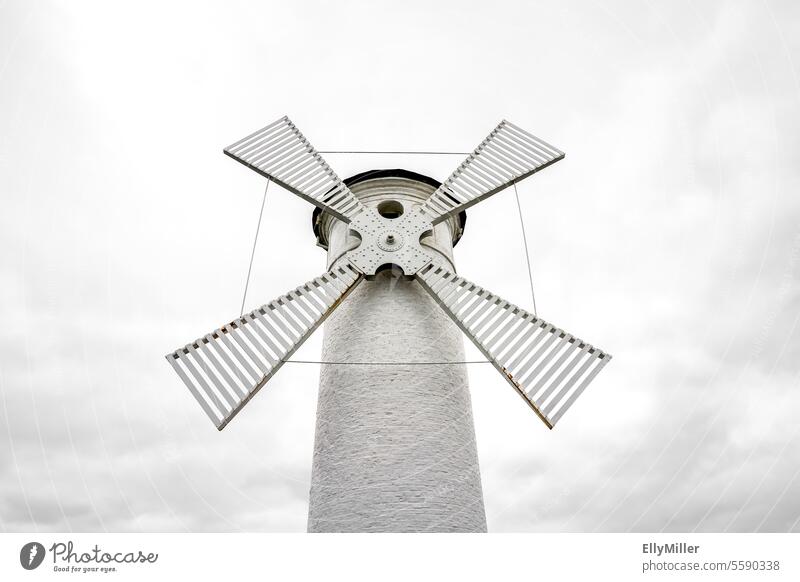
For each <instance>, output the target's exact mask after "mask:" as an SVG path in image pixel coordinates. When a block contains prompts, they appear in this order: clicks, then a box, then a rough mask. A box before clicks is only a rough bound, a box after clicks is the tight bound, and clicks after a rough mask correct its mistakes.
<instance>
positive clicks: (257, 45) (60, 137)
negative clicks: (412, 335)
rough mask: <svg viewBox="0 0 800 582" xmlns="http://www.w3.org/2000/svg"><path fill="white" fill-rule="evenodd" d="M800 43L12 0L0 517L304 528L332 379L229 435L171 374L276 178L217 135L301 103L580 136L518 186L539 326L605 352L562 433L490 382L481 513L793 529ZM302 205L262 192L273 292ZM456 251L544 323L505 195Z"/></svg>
mask: <svg viewBox="0 0 800 582" xmlns="http://www.w3.org/2000/svg"><path fill="white" fill-rule="evenodd" d="M799 48H800V7H799V6H798V4H797V2H792V1H791V0H787V1H785V2H775V1H772V0H769V1H758V2H717V3H712V2H700V1H696V2H682V1H677V2H673V1H670V2H659V3H654V2H639V1H629V2H617V1H608V0H598V1H595V2H592V1H588V2H583V3H564V2H556V1H552V2H503V1H493V2H464V1H460V2H455V1H454V2H440V3H432V2H417V1H404V2H397V1H395V2H366V1H364V2H345V1H339V2H331V3H321V2H317V3H303V5H301V3H299V2H262V3H258V4H256V3H235V2H225V3H222V2H220V3H217V4H206V3H198V2H194V3H185V4H184V5H178V4H175V3H171V2H164V1H159V2H152V3H150V2H142V1H137V2H129V3H122V2H114V3H111V2H34V1H30V2H27V1H26V2H23V1H19V2H15V1H13V0H9V1H6V2H3V3H2V4H0V195H2V206H0V282H2V285H0V321H2V330H3V331H2V332H0V528H3V529H4V530H6V531H26V530H27V531H65V530H67V531H69V530H74V531H84V530H88V531H91V530H109V531H153V530H167V531H184V530H191V531H205V530H215V531H217V530H248V531H252V530H258V531H304V530H305V526H306V519H307V513H306V512H307V504H308V489H309V482H310V472H311V453H312V444H313V432H314V415H315V404H316V391H317V381H318V374H319V370H318V369H317V367H316V366H313V365H310V366H309V365H287V366H285V367H284V368H283V370H282V371H281V372H280V373H279V374H278V375H277V376H276V377H275V378H274V379H273V380H272V381H271V382H270V384H269V385H268V387H267V388H266V389H264V390H262V391H261V392H260V393H259V395H258V397H257V398H255V399H254V400H253V401H252V402H251V403H250V404H249V405H248V407H247V409H246V410H245V411H244V412H243V413H242V414H241V415H239V416H238V417H237V418H236V420H235V421H234V422H233V423H232V424H231V425H230V426H229V427H228V428H227V429H225V430H224V431H223V432H221V433H218V432H217V431H216V430H215V429H214V428H213V426H212V425H211V423H209V421H208V419H207V418H206V417H205V415H204V414H203V412H202V411H201V409H200V408H199V407H198V406H197V404H196V403H195V402H194V400H193V399H192V398H191V396H190V395H189V394H188V392H187V391H186V389H185V387H184V386H183V385H182V384H181V383H180V381H179V380H178V379H177V377H176V376H175V375H174V372H173V371H172V370H171V369H170V367H169V366H168V365H167V364H166V362H165V361H164V359H163V355H164V354H165V353H167V352H168V351H171V350H172V349H174V348H175V346H177V345H179V344H182V343H185V342H186V341H187V340H188V339H190V338H194V337H197V336H198V335H199V334H200V333H205V332H207V331H208V330H210V329H213V328H215V327H217V326H218V325H219V324H221V323H222V322H225V321H229V320H230V319H232V318H233V317H234V316H235V315H237V314H238V310H239V303H240V301H241V296H242V290H243V287H244V279H245V275H246V272H247V264H248V260H249V253H250V249H251V245H252V241H253V233H254V230H255V226H256V221H257V218H258V210H259V207H260V204H261V195H262V192H263V187H264V179H263V178H261V177H259V176H258V175H256V174H255V173H254V172H249V171H247V170H245V169H244V168H243V167H242V166H240V165H239V164H236V163H235V162H233V161H232V160H230V159H228V158H227V157H225V156H223V155H222V153H221V150H222V147H223V146H225V145H227V144H229V143H231V142H233V141H236V140H237V139H239V138H240V137H242V136H244V135H245V134H247V133H250V132H251V131H253V130H255V129H257V128H258V127H261V126H263V125H266V123H268V122H270V121H272V120H274V119H276V118H278V117H280V116H282V115H284V114H288V115H289V116H290V117H291V118H292V119H293V121H294V122H295V123H296V124H297V125H298V126H299V127H300V128H301V130H302V131H303V132H304V133H305V134H306V136H308V137H309V138H310V140H311V141H312V143H314V145H315V146H316V147H317V148H318V149H322V150H329V149H336V150H339V149H391V150H403V149H414V150H448V151H451V150H457V151H464V150H470V149H472V148H473V147H475V146H476V145H477V143H478V142H479V141H480V140H481V139H483V137H484V136H485V135H486V134H487V133H488V132H489V130H491V129H492V127H494V125H495V124H496V123H497V122H498V121H500V119H502V118H507V119H509V120H511V121H513V122H514V123H516V124H518V125H520V126H522V127H524V128H526V129H528V130H529V131H532V132H534V133H536V134H537V135H539V136H541V137H543V138H544V139H546V140H548V141H550V142H551V143H553V144H554V145H556V146H557V147H559V148H560V149H562V150H564V151H566V152H567V158H566V160H564V161H562V162H560V163H559V164H556V165H555V166H553V167H552V168H549V169H547V170H546V171H544V172H542V173H540V174H537V175H536V176H534V177H533V178H531V179H529V180H526V181H525V182H523V184H522V185H521V186H520V196H521V199H522V209H523V215H524V219H525V221H526V224H527V227H528V240H529V243H530V246H531V254H532V263H533V275H534V283H535V287H536V294H537V304H538V308H539V313H540V315H542V316H543V317H544V318H546V319H548V320H550V321H552V322H554V323H556V324H557V325H560V326H562V327H564V328H566V329H568V330H570V331H571V332H573V333H576V334H578V335H580V336H581V337H585V338H587V339H588V340H589V341H591V342H592V343H594V344H596V345H600V346H602V347H603V348H604V349H606V350H608V351H609V352H611V353H613V354H614V356H615V359H614V360H613V362H612V363H611V364H610V365H609V366H608V367H607V368H606V369H605V370H604V372H603V373H602V374H601V375H600V376H598V379H597V381H596V382H595V383H593V384H592V386H591V387H590V388H589V389H588V390H587V391H586V392H585V394H584V395H583V396H582V398H581V399H580V400H579V401H578V403H577V404H576V405H575V406H574V407H573V408H572V409H571V410H570V413H569V414H568V415H566V416H565V418H564V419H563V420H562V422H560V423H559V425H558V428H557V429H555V430H554V431H552V432H551V431H548V430H547V429H546V428H545V427H544V426H543V425H542V423H541V422H540V421H539V420H538V419H537V418H536V416H535V415H534V414H532V412H531V411H530V410H529V409H528V407H526V406H525V405H524V404H523V403H522V402H521V401H520V400H519V397H518V396H517V395H516V394H514V392H513V390H511V388H509V386H508V385H507V384H506V382H505V381H504V380H503V379H502V378H501V377H500V376H499V375H498V374H497V372H496V371H494V370H493V369H491V368H490V367H488V366H472V367H470V369H469V375H470V383H471V391H472V399H473V408H474V414H475V422H476V431H477V438H478V452H479V456H480V464H481V470H482V477H483V487H484V495H485V500H486V512H487V519H488V525H489V529H490V530H491V531H662V530H663V531H686V530H696V531H755V530H758V531H788V530H794V531H798V530H800V522H799V521H798V520H800V477H799V476H798V473H799V472H800V423H798V410H800V392H799V391H798V373H800V330H799V329H798V321H799V320H798V317H799V316H800V197H798V192H799V191H800V166H799V165H798V161H800V155H799V154H800V147H799V146H800V143H799V142H800V114H799V109H798V106H800V82H798V70H797V66H798V61H800V55H799V51H798V49H799ZM328 159H329V162H330V163H331V165H333V167H334V168H335V169H336V170H337V172H338V173H339V174H340V175H341V176H342V177H346V176H349V175H351V174H354V173H356V172H359V171H363V170H367V169H372V168H385V167H404V168H407V169H410V170H414V171H418V172H422V173H425V174H429V175H431V176H433V177H436V178H438V179H443V178H445V177H447V175H448V174H449V173H450V171H451V170H452V169H453V168H454V166H455V165H456V164H457V163H460V161H461V160H460V159H459V158H449V157H446V156H441V157H422V156H416V157H411V156H407V157H404V156H391V157H390V156H358V155H331V156H328ZM311 210H312V209H311V206H310V205H308V204H306V203H305V202H303V201H302V200H300V199H299V198H296V197H294V196H291V195H290V194H288V193H287V192H285V191H282V190H280V188H278V187H275V188H271V189H270V193H269V196H268V199H267V205H266V210H265V214H264V219H263V224H262V230H261V236H260V239H259V245H258V248H257V253H256V257H255V264H254V267H253V277H252V281H251V285H250V292H249V301H248V305H249V306H250V307H251V308H252V307H255V306H257V305H260V304H261V303H264V302H265V301H267V300H269V299H272V298H273V297H275V296H277V295H279V294H281V293H283V292H284V291H286V290H288V289H290V288H293V287H295V286H296V285H298V284H300V283H302V282H304V281H307V280H308V279H310V278H312V277H314V276H316V275H318V274H319V273H320V272H322V271H323V270H324V266H325V254H324V251H323V250H321V249H319V248H317V247H315V245H314V238H313V235H312V232H311V228H310V217H311ZM456 261H457V264H458V267H459V270H460V272H461V273H462V274H463V275H465V276H466V277H468V278H469V279H472V280H473V281H476V282H478V283H479V284H481V285H484V286H486V287H488V288H490V289H491V290H492V291H494V292H496V293H499V294H500V295H503V296H505V297H507V298H508V299H511V300H512V301H514V302H516V303H518V304H519V305H520V306H523V307H527V308H530V303H531V302H530V294H529V291H528V276H527V271H526V268H525V256H524V250H523V246H522V238H521V233H520V229H519V217H518V214H517V209H516V205H515V202H514V197H513V193H511V192H510V191H506V192H504V193H501V194H499V195H498V196H495V197H493V198H492V199H490V200H488V201H487V202H485V203H483V204H481V205H479V206H477V207H475V208H474V209H471V210H470V211H469V220H468V224H467V229H466V233H465V236H464V238H463V239H462V241H461V242H460V243H459V246H458V247H457V248H456ZM320 340H321V334H318V335H316V336H314V337H313V338H312V340H310V341H309V342H308V343H307V344H306V345H305V346H304V347H303V348H302V349H301V350H300V351H299V352H298V353H297V355H296V358H298V359H312V360H313V359H317V358H318V356H319V349H320ZM467 356H468V359H480V355H479V354H478V353H477V351H475V350H474V349H473V348H472V347H471V346H467Z"/></svg>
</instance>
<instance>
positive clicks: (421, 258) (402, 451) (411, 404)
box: [166, 117, 611, 531]
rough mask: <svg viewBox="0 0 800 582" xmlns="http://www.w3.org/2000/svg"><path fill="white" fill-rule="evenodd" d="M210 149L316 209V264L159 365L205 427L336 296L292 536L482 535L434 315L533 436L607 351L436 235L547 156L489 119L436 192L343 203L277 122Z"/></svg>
mask: <svg viewBox="0 0 800 582" xmlns="http://www.w3.org/2000/svg"><path fill="white" fill-rule="evenodd" d="M224 152H225V154H227V155H228V156H230V157H232V158H233V159H235V160H237V161H238V162H240V163H242V164H244V165H245V166H247V167H249V168H251V169H253V170H255V171H256V172H258V173H259V174H261V175H263V176H265V177H267V178H269V179H270V180H272V181H273V182H275V183H276V184H278V185H279V186H282V187H283V188H285V189H286V190H288V191H289V192H291V193H293V194H296V195H297V196H299V197H301V198H302V199H304V200H306V201H308V202H310V203H312V204H314V205H315V206H317V208H319V209H320V210H321V211H322V212H323V214H322V215H321V219H320V221H319V225H318V226H319V229H318V231H319V235H320V237H321V240H322V241H323V242H324V243H326V244H328V246H329V270H328V271H327V272H326V273H323V274H322V275H320V276H319V277H317V278H315V279H312V280H311V281H309V282H307V283H305V284H303V285H301V286H299V287H297V288H296V289H294V290H292V291H289V292H288V293H286V294H285V295H282V296H280V297H278V298H277V299H275V300H274V301H271V302H270V303H265V304H264V305H262V306H261V307H259V308H257V309H254V310H252V311H250V312H248V313H245V314H243V315H242V316H241V317H238V318H236V319H235V320H233V321H231V322H230V323H228V324H226V325H223V326H222V327H220V328H218V329H216V330H214V331H213V332H211V333H208V334H206V335H204V336H202V337H200V338H198V339H196V340H195V341H193V342H191V343H189V344H186V345H185V346H183V347H180V348H178V349H177V350H175V351H174V352H171V353H169V354H167V356H166V358H167V361H168V362H169V363H170V365H171V366H172V367H173V369H174V370H175V372H176V373H177V374H178V375H179V376H180V378H181V380H182V381H183V383H184V384H185V385H186V387H187V388H188V389H189V391H190V392H191V393H192V395H193V396H194V397H195V399H196V400H197V402H198V403H199V404H200V406H201V407H202V408H203V410H204V411H205V413H206V414H207V415H208V417H209V418H210V419H211V421H212V422H213V423H214V425H215V426H216V427H217V429H219V430H222V429H223V428H225V426H226V425H227V424H228V423H229V422H230V421H231V419H233V417H234V416H236V414H238V413H239V411H240V410H242V408H243V407H244V405H245V404H247V403H248V402H249V401H250V399H251V398H252V397H253V396H254V395H255V394H256V393H257V392H258V391H259V390H260V389H261V387H262V386H264V385H265V384H266V383H267V382H268V381H269V379H270V378H272V376H273V375H274V374H275V373H276V372H277V371H278V370H279V369H280V368H281V367H282V366H283V364H284V363H285V362H286V361H287V360H288V359H289V358H291V357H292V354H294V352H295V351H296V350H297V348H298V347H300V345H302V343H303V342H304V341H305V340H306V339H307V338H308V337H309V335H311V334H312V333H313V332H314V330H316V329H317V327H319V326H320V325H321V324H322V322H323V321H324V320H325V319H326V318H327V317H328V316H329V315H330V314H331V313H333V312H334V310H335V309H336V308H337V307H339V306H340V305H342V303H343V302H345V300H346V299H347V297H348V296H349V295H350V294H351V293H354V296H355V298H354V299H352V300H350V303H349V305H347V303H345V305H347V307H345V308H343V309H342V310H340V312H339V314H337V316H336V318H335V319H333V320H332V321H331V325H330V326H329V327H328V329H327V333H326V341H325V354H324V357H325V358H326V359H330V360H331V361H332V362H335V364H334V365H330V366H325V367H324V368H323V370H322V375H321V382H320V399H319V410H318V416H317V418H318V422H317V437H316V444H315V454H314V471H313V473H314V474H313V478H312V481H313V482H312V488H311V508H310V516H309V529H310V530H312V531H354V530H358V531H389V530H391V531H483V530H484V529H485V527H486V525H485V519H484V513H483V507H482V506H483V502H482V495H481V488H480V477H479V472H478V464H477V460H476V456H475V442H474V441H475V439H474V431H473V428H472V412H471V406H470V400H469V393H468V391H467V382H466V373H465V370H464V368H463V367H461V366H457V365H456V366H452V365H450V364H448V362H453V361H459V360H462V359H463V352H462V346H461V343H460V342H459V341H457V339H456V338H455V336H454V335H453V327H452V326H450V325H447V324H446V322H445V319H444V317H443V316H442V314H445V315H446V316H448V317H449V318H450V320H451V321H452V322H454V323H455V324H456V325H457V326H458V327H459V328H460V329H461V331H463V332H464V333H465V334H466V335H467V337H469V338H470V340H472V342H473V343H474V344H475V346H476V347H477V348H478V349H479V350H480V352H481V353H482V354H483V355H484V357H486V359H487V360H488V361H489V362H491V363H492V365H493V366H494V367H495V368H496V369H497V370H498V372H500V374H501V375H502V377H503V378H504V379H505V380H506V381H507V382H508V383H509V384H510V385H511V386H512V387H513V388H514V390H515V391H516V392H517V393H518V394H519V395H520V396H521V397H522V399H523V400H524V402H525V403H526V404H527V405H528V406H530V408H531V409H532V410H533V411H534V412H535V413H536V414H537V415H538V416H539V418H541V420H542V421H543V422H544V423H545V424H546V425H547V427H548V428H553V426H554V425H555V424H556V423H557V422H558V421H559V420H560V419H561V417H562V416H563V415H564V413H565V412H567V410H569V408H570V407H571V406H572V405H573V404H574V403H575V401H576V399H577V398H578V397H579V396H580V395H581V394H582V393H583V391H584V389H585V388H586V387H587V386H588V385H589V384H590V383H591V382H592V380H594V378H595V377H596V376H597V374H598V373H599V372H600V370H602V369H603V367H604V366H605V365H606V364H607V363H608V362H609V360H610V359H611V356H610V355H609V354H608V353H606V352H604V351H602V350H600V349H598V348H595V347H594V346H592V345H591V344H589V343H586V342H584V341H583V340H581V339H580V338H578V337H576V336H574V335H572V334H570V333H567V332H566V331H564V330H563V329H561V328H559V327H557V326H555V325H553V324H551V323H548V322H547V321H545V320H543V319H541V318H540V317H538V315H536V314H532V313H529V312H527V311H525V310H524V309H521V308H519V307H517V306H516V305H514V304H513V303H511V302H509V301H506V300H504V299H503V298H502V297H499V296H497V295H495V294H494V293H491V292H490V291H489V290H487V289H485V288H483V287H480V286H478V285H476V284H475V283H472V282H471V281H469V280H467V279H465V278H464V277H462V276H460V275H457V274H456V273H455V266H454V264H453V259H452V244H453V243H454V241H455V240H456V239H457V237H458V236H459V235H460V231H459V229H460V227H461V226H463V219H462V218H459V217H462V216H464V211H465V210H466V209H467V208H469V207H471V206H473V205H475V204H478V203H479V202H481V201H482V200H485V199H486V198H488V197H489V196H493V195H494V194H496V193H498V192H500V191H502V190H504V189H506V188H508V187H509V186H510V185H512V184H515V183H516V182H519V181H520V180H523V179H524V178H526V177H528V176H530V175H532V174H534V173H535V172H538V171H539V170H542V169H544V168H546V167H548V166H550V165H552V164H554V163H556V162H558V161H559V160H561V159H563V158H564V153H563V152H561V151H560V150H558V149H556V148H555V147H553V146H551V145H550V144H548V143H546V142H544V141H542V140H541V139H539V138H537V137H536V136H533V135H531V134H529V133H528V132H526V131H525V130H523V129H521V128H519V127H517V126H516V125H514V124H512V123H509V122H508V121H502V122H501V123H500V124H499V125H498V126H497V127H496V128H495V129H494V130H493V131H492V132H491V133H490V134H489V135H488V136H487V137H486V139H484V140H483V141H482V142H481V143H480V145H478V147H477V148H475V150H474V151H473V152H472V153H471V154H470V155H469V156H468V157H467V159H466V160H465V161H464V162H463V163H462V164H461V165H460V166H458V168H456V170H455V171H454V172H453V173H452V174H451V175H450V177H448V178H447V179H446V180H445V181H444V182H443V183H442V184H441V185H439V186H435V185H431V184H430V180H429V179H428V180H427V181H426V179H425V178H424V177H421V176H416V177H414V176H409V175H408V174H407V173H406V174H405V175H403V174H402V173H401V174H400V175H395V176H394V177H390V176H379V175H373V176H371V177H372V179H362V180H360V181H356V182H357V183H354V184H353V187H354V189H355V190H356V191H357V192H358V193H359V194H358V195H356V194H355V193H354V192H353V191H351V190H350V188H349V187H348V185H347V184H345V183H344V182H342V180H341V179H339V177H338V176H337V175H336V174H335V173H334V172H333V170H331V168H330V167H329V166H328V164H327V163H326V162H325V161H324V160H323V159H322V157H321V156H320V155H319V153H318V152H317V151H316V150H315V149H314V148H313V147H312V146H311V144H310V143H309V142H308V140H307V139H306V138H305V137H304V136H303V134H301V133H300V131H299V130H298V129H297V127H296V126H295V125H294V124H293V123H292V122H291V121H290V120H289V119H288V118H287V117H283V118H281V119H279V120H277V121H275V122H274V123H271V124H270V125H268V126H266V127H264V128H262V129H260V130H258V131H256V132H254V133H252V134H250V135H248V136H247V137H245V138H243V139H241V140H239V141H238V142H236V143H234V144H232V145H230V146H228V147H227V148H225V150H224ZM362 178H363V177H362ZM423 199H424V201H423ZM334 219H335V220H334ZM387 268H392V269H393V270H395V271H396V272H397V273H400V274H402V276H399V275H398V276H396V277H394V278H392V277H389V276H388V275H387V274H386V269H387ZM364 280H367V281H369V285H362V286H361V287H360V288H359V284H361V283H362V282H363V281H364ZM434 303H435V304H436V305H438V306H439V307H440V308H441V312H440V311H437V310H436V309H434V308H433V307H434V306H433V304H434ZM372 358H375V360H372ZM405 358H407V359H405ZM378 360H383V362H382V363H383V364H384V365H375V362H378ZM426 361H428V362H430V364H429V365H421V364H420V362H422V363H424V362H426ZM365 362H366V363H369V364H371V365H369V366H364V365H362V364H363V363H365ZM397 362H401V363H402V365H400V366H396V365H394V364H395V363H397Z"/></svg>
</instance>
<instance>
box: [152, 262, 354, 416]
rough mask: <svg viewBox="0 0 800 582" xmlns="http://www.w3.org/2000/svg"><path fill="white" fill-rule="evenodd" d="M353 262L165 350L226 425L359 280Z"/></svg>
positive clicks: (211, 413)
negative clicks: (173, 347)
mask: <svg viewBox="0 0 800 582" xmlns="http://www.w3.org/2000/svg"><path fill="white" fill-rule="evenodd" d="M361 279H362V275H361V273H359V272H358V271H356V270H355V269H354V268H353V267H352V266H350V265H349V264H347V265H345V266H342V267H336V268H334V269H332V270H331V271H329V272H327V273H325V274H323V275H321V276H320V277H317V278H316V279H313V280H312V281H309V282H308V283H306V284H305V285H301V286H300V287H298V288H297V289H295V290H293V291H290V292H289V293H287V294H286V295H283V296H281V297H278V298H277V299H276V300H275V301H272V302H271V303H267V304H266V305H262V306H261V307H259V308H258V309H255V310H253V311H251V312H250V313H245V314H244V317H241V318H239V319H236V320H234V321H232V322H231V323H229V324H227V325H223V326H222V327H221V328H219V329H217V330H215V331H213V332H211V333H210V334H208V335H205V336H203V337H201V338H199V339H197V340H196V341H194V342H192V343H190V344H188V345H186V346H184V347H182V348H179V349H177V350H175V351H174V352H172V353H171V354H167V356H166V358H167V361H168V362H169V363H170V365H171V366H172V367H173V368H174V369H175V371H176V372H177V373H178V376H180V378H181V380H183V383H184V384H186V387H187V388H189V391H190V392H191V393H192V395H193V396H194V397H195V399H196V400H197V402H198V403H199V404H200V406H201V407H202V408H203V410H204V411H205V413H206V414H207V415H208V417H209V418H210V419H211V421H212V422H213V423H214V425H215V426H216V427H217V429H219V430H222V429H223V428H225V426H226V425H227V424H228V423H229V422H230V421H231V419H232V418H233V417H234V416H236V414H237V413H238V412H239V411H240V410H241V409H242V407H243V406H244V405H245V404H247V402H249V401H250V399H251V398H252V397H253V396H254V395H255V393H256V392H258V390H259V389H260V388H261V387H262V386H263V385H264V384H266V382H267V381H268V380H269V379H270V378H272V376H273V375H274V374H275V373H276V372H277V371H278V370H279V369H280V367H281V366H282V365H283V363H284V362H285V361H286V360H287V359H288V358H289V357H291V355H292V354H293V353H294V352H295V351H296V350H297V348H299V347H300V346H301V345H302V343H303V342H304V341H305V340H306V339H307V338H308V337H309V336H310V335H311V334H312V333H313V332H314V330H315V329H317V327H319V326H320V324H321V323H322V322H323V321H324V320H325V318H326V317H328V315H330V313H331V312H332V311H333V310H334V309H336V307H337V306H338V305H339V303H341V301H342V299H344V297H345V296H346V295H347V294H348V293H350V291H352V290H353V288H355V286H356V285H357V284H358V283H359V282H360V281H361Z"/></svg>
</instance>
